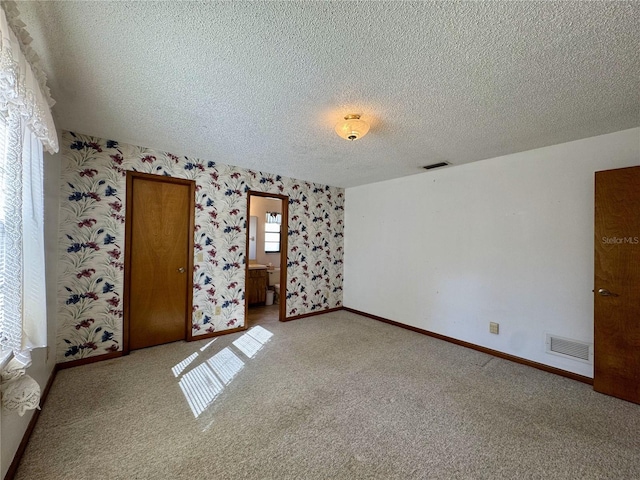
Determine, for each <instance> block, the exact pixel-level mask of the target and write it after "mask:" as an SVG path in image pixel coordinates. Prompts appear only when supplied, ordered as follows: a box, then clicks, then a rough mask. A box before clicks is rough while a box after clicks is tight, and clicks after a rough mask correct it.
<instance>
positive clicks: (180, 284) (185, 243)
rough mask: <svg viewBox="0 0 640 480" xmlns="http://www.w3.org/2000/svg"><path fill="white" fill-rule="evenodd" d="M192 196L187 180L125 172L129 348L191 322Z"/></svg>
mask: <svg viewBox="0 0 640 480" xmlns="http://www.w3.org/2000/svg"><path fill="white" fill-rule="evenodd" d="M193 198H194V185H193V182H191V181H188V180H182V179H174V178H168V177H162V176H158V175H145V174H139V173H135V172H129V173H128V178H127V249H126V253H127V258H126V261H125V269H127V268H128V270H127V275H126V277H125V278H126V279H128V285H127V286H126V287H127V288H126V291H127V293H128V302H126V303H127V304H128V311H127V312H126V313H125V315H126V317H125V323H128V333H129V335H128V341H129V343H128V347H129V350H134V349H137V348H144V347H149V346H152V345H160V344H162V343H168V342H174V341H176V340H183V339H185V338H186V336H187V328H188V326H189V325H190V323H191V322H190V318H189V316H190V314H191V313H190V312H191V298H192V290H191V289H192V275H193V274H192V267H191V266H192V264H193V259H192V257H193V246H192V245H193V243H192V242H193V241H192V239H193V212H194V207H193ZM190 258H191V260H190ZM127 320H128V322H127ZM125 330H126V329H125Z"/></svg>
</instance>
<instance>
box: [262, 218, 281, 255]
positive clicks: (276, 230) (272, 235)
mask: <svg viewBox="0 0 640 480" xmlns="http://www.w3.org/2000/svg"><path fill="white" fill-rule="evenodd" d="M281 225H282V214H280V213H277V212H267V218H266V221H265V224H264V253H280V234H281V232H280V227H281Z"/></svg>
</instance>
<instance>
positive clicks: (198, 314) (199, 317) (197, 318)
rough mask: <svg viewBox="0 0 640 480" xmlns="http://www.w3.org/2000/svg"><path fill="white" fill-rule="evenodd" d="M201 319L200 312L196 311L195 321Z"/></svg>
mask: <svg viewBox="0 0 640 480" xmlns="http://www.w3.org/2000/svg"><path fill="white" fill-rule="evenodd" d="M201 319H202V310H198V311H197V312H196V320H201Z"/></svg>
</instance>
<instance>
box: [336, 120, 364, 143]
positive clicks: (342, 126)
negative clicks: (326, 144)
mask: <svg viewBox="0 0 640 480" xmlns="http://www.w3.org/2000/svg"><path fill="white" fill-rule="evenodd" d="M368 131H369V124H368V123H367V122H365V121H364V120H360V115H356V114H350V115H347V116H346V117H344V121H342V122H338V124H337V125H336V133H337V134H338V135H340V136H341V137H342V138H344V139H345V140H358V139H359V138H362V137H364V136H365V135H366V134H367V132H368Z"/></svg>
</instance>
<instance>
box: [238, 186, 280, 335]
mask: <svg viewBox="0 0 640 480" xmlns="http://www.w3.org/2000/svg"><path fill="white" fill-rule="evenodd" d="M288 216H289V197H287V196H286V195H278V194H275V193H264V192H258V191H253V190H250V191H249V192H247V251H246V255H247V257H246V258H247V263H246V272H245V326H246V327H247V328H250V327H252V326H254V325H259V324H265V323H270V322H275V321H281V322H282V321H284V320H285V318H286V303H287V302H286V297H287V294H286V292H287V288H286V285H287V243H288V242H287V239H288V232H289V227H288Z"/></svg>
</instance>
